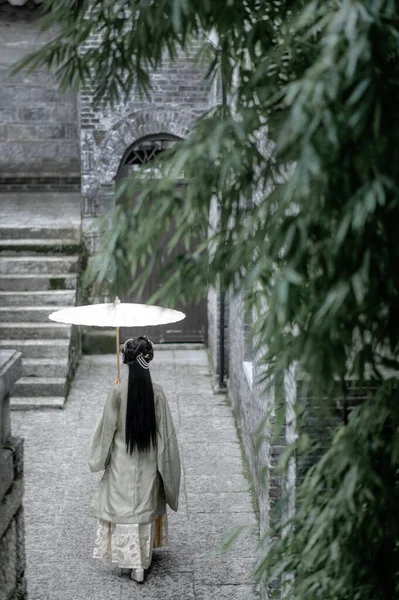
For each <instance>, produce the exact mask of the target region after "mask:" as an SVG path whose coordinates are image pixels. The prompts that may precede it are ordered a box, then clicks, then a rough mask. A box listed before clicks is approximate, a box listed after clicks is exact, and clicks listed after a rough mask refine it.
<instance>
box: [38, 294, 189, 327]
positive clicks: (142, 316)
mask: <svg viewBox="0 0 399 600" xmlns="http://www.w3.org/2000/svg"><path fill="white" fill-rule="evenodd" d="M185 316H186V315H185V314H184V313H182V312H180V311H179V310H174V309H172V308H163V307H162V306H153V305H150V304H133V303H127V302H126V303H125V302H121V301H120V300H119V298H115V301H114V302H111V303H107V304H90V305H86V306H73V307H69V308H63V309H61V310H57V311H55V312H53V313H51V315H49V319H51V320H52V321H56V322H57V323H71V324H73V325H92V326H95V327H145V326H150V325H166V324H167V323H177V321H182V320H183V319H184V318H185Z"/></svg>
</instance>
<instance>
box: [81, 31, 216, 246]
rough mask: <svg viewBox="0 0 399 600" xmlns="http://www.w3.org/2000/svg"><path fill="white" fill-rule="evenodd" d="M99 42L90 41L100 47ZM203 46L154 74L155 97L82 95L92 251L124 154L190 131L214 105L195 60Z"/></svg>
mask: <svg viewBox="0 0 399 600" xmlns="http://www.w3.org/2000/svg"><path fill="white" fill-rule="evenodd" d="M97 43H98V40H97V39H96V38H94V37H93V39H92V40H91V41H90V43H89V44H88V45H89V46H95V45H96V44H97ZM197 51H198V46H196V47H193V48H192V50H191V51H190V52H189V53H188V54H187V55H184V54H182V53H180V56H179V60H178V61H177V63H176V64H173V65H171V64H169V63H168V62H167V61H165V64H164V65H163V66H162V68H160V69H159V70H158V71H157V72H154V73H153V74H152V77H151V80H152V84H153V91H152V94H151V100H150V101H148V100H144V101H143V100H141V99H140V98H139V96H138V94H137V92H136V91H134V90H133V92H132V93H131V95H130V98H129V99H128V101H127V102H124V103H120V104H119V105H116V106H114V107H113V108H112V109H111V108H109V107H107V108H101V107H95V106H94V102H93V94H92V93H91V91H90V90H84V91H82V93H81V95H80V115H81V116H80V122H81V157H82V193H83V233H84V239H85V243H86V246H87V248H88V251H89V253H93V252H95V250H96V249H97V247H98V238H97V233H96V227H97V218H98V216H100V215H102V214H103V213H104V212H106V211H107V210H109V209H110V208H112V195H113V191H114V185H115V179H116V176H117V173H118V169H119V166H120V163H121V160H122V158H123V156H124V155H125V152H126V151H127V150H128V148H129V147H130V146H131V145H132V144H133V143H134V142H136V141H137V140H139V139H141V138H142V137H144V136H146V135H149V134H157V133H168V134H173V135H176V136H178V137H181V138H185V137H187V136H188V135H189V134H190V131H191V128H192V126H193V123H194V121H195V119H196V118H197V117H199V116H201V115H202V114H203V113H204V112H205V111H206V110H207V109H208V107H209V82H207V81H205V80H204V74H205V70H204V69H203V68H202V67H200V66H199V65H198V64H197V63H196V62H195V60H194V57H195V54H196V52H197Z"/></svg>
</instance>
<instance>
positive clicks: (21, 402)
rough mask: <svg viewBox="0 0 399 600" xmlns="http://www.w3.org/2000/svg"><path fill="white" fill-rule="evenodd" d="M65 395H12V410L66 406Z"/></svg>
mask: <svg viewBox="0 0 399 600" xmlns="http://www.w3.org/2000/svg"><path fill="white" fill-rule="evenodd" d="M65 400H66V398H65V397H64V396H25V397H24V396H11V398H10V407H11V409H12V410H35V409H40V408H64V404H65Z"/></svg>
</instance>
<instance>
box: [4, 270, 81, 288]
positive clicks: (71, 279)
mask: <svg viewBox="0 0 399 600" xmlns="http://www.w3.org/2000/svg"><path fill="white" fill-rule="evenodd" d="M76 283H77V275H76V274H68V275H65V274H62V273H54V274H52V275H15V274H14V275H0V290H2V291H6V292H8V291H12V290H13V291H14V290H15V291H21V292H25V291H30V290H34V291H43V290H52V291H54V290H75V289H76Z"/></svg>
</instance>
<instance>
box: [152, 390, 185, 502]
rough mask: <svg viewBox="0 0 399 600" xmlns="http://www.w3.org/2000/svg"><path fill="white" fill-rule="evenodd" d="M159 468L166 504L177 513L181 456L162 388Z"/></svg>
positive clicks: (159, 423) (158, 451)
mask: <svg viewBox="0 0 399 600" xmlns="http://www.w3.org/2000/svg"><path fill="white" fill-rule="evenodd" d="M158 393H159V395H160V398H159V412H158V415H159V416H158V419H159V422H158V440H157V467H158V472H159V474H160V475H161V477H162V481H163V487H164V491H165V498H166V502H167V503H168V505H169V506H170V508H171V509H172V510H174V511H177V509H178V506H179V491H180V454H179V447H178V444H177V436H176V431H175V428H174V425H173V420H172V415H171V413H170V408H169V405H168V402H167V400H166V397H165V394H164V392H163V390H162V388H159V390H158Z"/></svg>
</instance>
